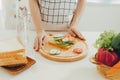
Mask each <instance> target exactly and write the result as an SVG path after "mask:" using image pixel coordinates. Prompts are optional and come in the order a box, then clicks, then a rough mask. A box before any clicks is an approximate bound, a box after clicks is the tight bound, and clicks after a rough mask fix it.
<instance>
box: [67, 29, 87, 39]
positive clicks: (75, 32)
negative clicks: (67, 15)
mask: <svg viewBox="0 0 120 80" xmlns="http://www.w3.org/2000/svg"><path fill="white" fill-rule="evenodd" d="M68 33H69V34H70V35H72V36H73V37H78V38H79V39H81V40H85V38H84V37H83V36H82V34H81V33H80V32H79V30H78V29H77V28H76V27H69V28H68Z"/></svg>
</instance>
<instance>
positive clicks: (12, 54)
mask: <svg viewBox="0 0 120 80" xmlns="http://www.w3.org/2000/svg"><path fill="white" fill-rule="evenodd" d="M27 62H28V61H27V57H26V55H25V47H24V46H23V44H22V42H21V41H20V39H19V38H18V37H15V38H11V39H7V40H1V41H0V66H4V67H5V66H6V67H16V66H20V65H24V64H27Z"/></svg>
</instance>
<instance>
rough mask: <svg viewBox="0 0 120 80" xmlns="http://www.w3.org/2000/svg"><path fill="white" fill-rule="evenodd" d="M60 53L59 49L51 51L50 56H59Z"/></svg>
mask: <svg viewBox="0 0 120 80" xmlns="http://www.w3.org/2000/svg"><path fill="white" fill-rule="evenodd" d="M60 53H61V51H60V50H58V49H51V50H50V53H49V54H51V55H59V54H60Z"/></svg>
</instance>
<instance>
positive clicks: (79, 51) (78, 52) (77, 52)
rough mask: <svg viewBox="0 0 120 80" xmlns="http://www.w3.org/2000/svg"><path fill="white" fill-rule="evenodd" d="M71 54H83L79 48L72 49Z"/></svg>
mask: <svg viewBox="0 0 120 80" xmlns="http://www.w3.org/2000/svg"><path fill="white" fill-rule="evenodd" d="M73 52H74V53H76V54H81V53H82V52H83V50H82V49H81V48H75V49H73Z"/></svg>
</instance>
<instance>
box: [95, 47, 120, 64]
mask: <svg viewBox="0 0 120 80" xmlns="http://www.w3.org/2000/svg"><path fill="white" fill-rule="evenodd" d="M97 60H98V61H99V62H101V63H103V64H105V65H108V66H113V65H114V64H116V63H117V62H118V61H119V57H118V55H117V54H116V53H115V52H114V51H112V52H109V51H108V50H107V49H105V48H100V49H99V50H98V53H97Z"/></svg>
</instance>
